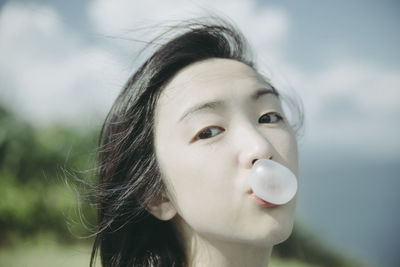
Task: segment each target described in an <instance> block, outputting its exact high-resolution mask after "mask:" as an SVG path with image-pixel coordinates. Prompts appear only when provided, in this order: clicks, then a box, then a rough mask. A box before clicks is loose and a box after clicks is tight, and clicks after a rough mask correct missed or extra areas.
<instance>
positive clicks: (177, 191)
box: [91, 22, 298, 267]
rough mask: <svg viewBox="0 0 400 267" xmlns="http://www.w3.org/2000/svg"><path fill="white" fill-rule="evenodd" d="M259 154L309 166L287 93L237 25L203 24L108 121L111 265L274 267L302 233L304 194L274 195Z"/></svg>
mask: <svg viewBox="0 0 400 267" xmlns="http://www.w3.org/2000/svg"><path fill="white" fill-rule="evenodd" d="M259 159H268V160H272V161H276V162H278V163H280V164H282V165H284V166H286V167H287V168H289V169H290V170H291V171H292V172H293V173H294V174H296V176H297V173H298V160H297V143H296V138H295V133H294V131H293V129H292V127H291V126H290V125H289V123H288V121H287V119H286V117H285V115H284V113H283V110H282V107H281V96H280V94H279V92H278V91H277V90H276V89H275V88H274V87H273V86H272V85H271V84H270V83H269V82H268V81H267V80H266V79H264V78H263V77H262V76H261V75H260V74H259V73H258V72H257V70H256V69H255V66H254V63H253V61H252V59H251V57H250V53H249V51H248V49H247V46H246V41H245V39H244V38H243V37H242V36H241V34H240V33H239V32H238V31H237V30H235V29H234V28H233V27H232V26H230V25H229V24H227V23H221V22H216V23H205V24H201V23H193V24H188V25H186V27H185V31H184V32H182V33H180V34H179V35H177V36H175V37H174V38H172V39H171V40H170V41H168V42H166V43H165V44H164V45H161V46H160V47H159V48H158V50H157V51H155V52H154V54H153V55H152V56H151V57H150V58H149V59H148V60H147V61H146V62H145V63H144V64H143V65H142V66H141V67H140V68H139V69H138V71H137V72H136V73H135V74H134V75H133V76H132V77H131V78H130V79H129V81H128V82H127V84H126V85H125V87H124V88H123V90H122V92H121V94H120V95H119V97H118V99H117V100H116V101H115V103H114V105H113V107H112V109H111V111H110V113H109V114H108V116H107V119H106V121H105V123H104V125H103V130H102V134H101V147H100V168H99V170H100V173H99V192H98V207H99V213H98V219H99V230H98V232H97V234H96V239H95V243H94V246H93V253H92V261H91V265H94V259H95V257H96V253H97V252H98V251H99V253H100V258H101V262H102V265H103V266H107V267H108V266H219V267H221V266H257V267H259V266H267V265H268V261H269V257H270V254H271V251H272V247H273V246H274V245H275V244H278V243H280V242H282V241H284V240H286V239H287V238H288V236H289V235H290V233H291V231H292V226H293V215H294V210H295V205H296V197H294V198H293V199H292V200H291V201H289V202H288V203H286V204H284V205H274V204H271V203H268V202H265V201H263V200H261V199H260V198H258V197H257V196H255V195H254V193H253V190H252V188H251V186H250V183H249V177H250V172H251V169H252V166H253V164H254V163H255V162H256V161H257V160H259Z"/></svg>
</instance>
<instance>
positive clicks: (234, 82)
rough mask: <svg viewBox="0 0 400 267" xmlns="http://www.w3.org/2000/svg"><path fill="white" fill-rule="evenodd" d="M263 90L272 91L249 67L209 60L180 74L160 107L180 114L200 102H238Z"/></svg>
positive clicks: (230, 62)
mask: <svg viewBox="0 0 400 267" xmlns="http://www.w3.org/2000/svg"><path fill="white" fill-rule="evenodd" d="M259 88H271V87H270V86H269V85H268V84H267V83H266V82H265V81H264V80H263V79H262V77H261V76H260V75H259V74H258V73H257V72H256V71H254V70H253V68H251V67H249V66H248V65H246V64H244V63H241V62H239V61H236V60H232V59H207V60H204V61H201V62H197V63H194V64H192V65H189V66H188V67H186V68H184V69H183V70H181V71H180V72H178V74H176V75H175V76H174V78H173V79H172V80H171V81H170V82H169V83H168V84H167V86H166V87H165V88H164V90H163V91H162V93H161V95H160V98H159V103H158V106H160V107H164V108H165V107H166V106H174V110H176V111H177V112H178V111H179V110H183V109H185V107H189V106H192V105H195V104H196V103H199V102H204V101H213V100H228V101H229V99H231V100H234V99H236V100H238V99H241V98H242V97H244V96H246V95H250V94H251V93H252V92H253V91H255V90H257V89H259ZM251 90H253V91H251ZM171 115H172V114H171Z"/></svg>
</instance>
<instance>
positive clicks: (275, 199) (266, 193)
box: [250, 159, 297, 205]
mask: <svg viewBox="0 0 400 267" xmlns="http://www.w3.org/2000/svg"><path fill="white" fill-rule="evenodd" d="M250 184H251V188H252V189H253V192H254V194H256V196H258V197H259V198H261V199H263V200H265V201H267V202H269V203H272V204H276V205H282V204H285V203H287V202H289V201H290V200H291V199H292V198H293V197H294V196H295V195H296V192H297V179H296V176H295V175H294V173H293V172H292V171H290V170H289V169H288V168H286V167H285V166H283V165H281V164H279V163H277V162H276V161H273V160H267V159H260V160H257V161H256V163H255V164H254V165H253V168H252V170H251V176H250Z"/></svg>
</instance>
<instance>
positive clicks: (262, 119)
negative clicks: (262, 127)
mask: <svg viewBox="0 0 400 267" xmlns="http://www.w3.org/2000/svg"><path fill="white" fill-rule="evenodd" d="M259 122H266V123H270V122H271V117H270V116H269V115H267V114H265V115H263V116H262V117H261V118H260V121H259Z"/></svg>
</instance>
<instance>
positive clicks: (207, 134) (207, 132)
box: [193, 126, 225, 141]
mask: <svg viewBox="0 0 400 267" xmlns="http://www.w3.org/2000/svg"><path fill="white" fill-rule="evenodd" d="M224 131H225V130H224V129H223V128H221V127H218V126H209V127H207V128H205V129H203V130H200V132H199V133H198V134H196V136H195V137H194V139H193V141H196V140H199V139H207V138H211V137H214V136H216V135H218V134H220V133H222V132H224Z"/></svg>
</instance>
